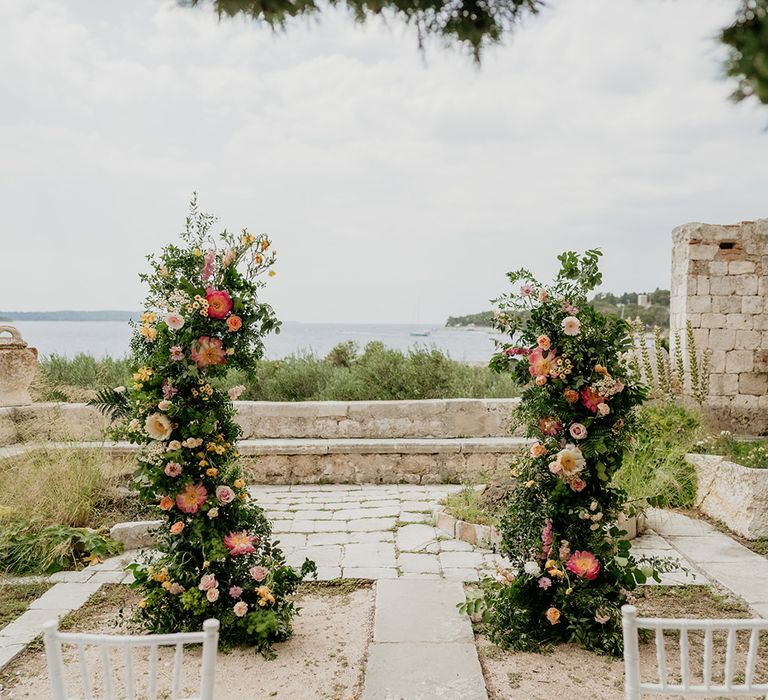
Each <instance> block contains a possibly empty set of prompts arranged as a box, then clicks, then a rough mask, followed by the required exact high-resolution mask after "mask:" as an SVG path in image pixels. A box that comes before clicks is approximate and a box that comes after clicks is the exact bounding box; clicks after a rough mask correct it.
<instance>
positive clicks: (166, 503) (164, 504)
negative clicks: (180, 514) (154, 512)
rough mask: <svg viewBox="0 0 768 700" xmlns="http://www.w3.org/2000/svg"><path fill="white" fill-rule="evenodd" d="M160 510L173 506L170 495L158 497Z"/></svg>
mask: <svg viewBox="0 0 768 700" xmlns="http://www.w3.org/2000/svg"><path fill="white" fill-rule="evenodd" d="M160 508H161V510H170V509H171V508H173V499H172V498H171V497H170V496H163V497H162V498H161V499H160Z"/></svg>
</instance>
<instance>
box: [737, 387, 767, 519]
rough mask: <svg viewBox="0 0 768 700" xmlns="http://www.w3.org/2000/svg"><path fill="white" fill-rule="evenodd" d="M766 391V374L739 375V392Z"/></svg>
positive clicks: (755, 392)
mask: <svg viewBox="0 0 768 700" xmlns="http://www.w3.org/2000/svg"><path fill="white" fill-rule="evenodd" d="M766 392H768V374H766V373H757V372H745V373H744V374H740V375H739V393H741V394H749V395H753V396H764V395H765V394H766ZM758 406H759V404H758ZM767 505H768V504H767Z"/></svg>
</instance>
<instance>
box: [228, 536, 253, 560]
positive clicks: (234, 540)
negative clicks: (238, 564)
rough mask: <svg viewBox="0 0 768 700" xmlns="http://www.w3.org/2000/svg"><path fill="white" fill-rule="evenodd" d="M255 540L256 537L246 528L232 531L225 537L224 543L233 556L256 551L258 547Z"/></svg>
mask: <svg viewBox="0 0 768 700" xmlns="http://www.w3.org/2000/svg"><path fill="white" fill-rule="evenodd" d="M255 542H256V538H255V537H254V536H253V535H249V534H248V533H247V532H246V531H245V530H241V531H240V532H230V533H229V534H228V535H227V536H226V537H225V538H224V544H225V545H226V546H227V549H228V550H229V553H230V555H232V556H233V557H237V556H240V555H241V554H253V553H254V552H255V551H256V547H254V543H255Z"/></svg>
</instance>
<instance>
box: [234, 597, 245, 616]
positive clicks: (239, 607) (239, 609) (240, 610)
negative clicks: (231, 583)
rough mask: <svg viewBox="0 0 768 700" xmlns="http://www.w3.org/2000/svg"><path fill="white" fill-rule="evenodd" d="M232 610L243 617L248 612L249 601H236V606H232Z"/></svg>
mask: <svg viewBox="0 0 768 700" xmlns="http://www.w3.org/2000/svg"><path fill="white" fill-rule="evenodd" d="M232 610H233V611H234V613H235V615H237V616H238V617H243V615H245V613H247V612H248V603H246V602H245V601H243V600H241V601H238V602H237V603H235V606H234V607H233V608H232Z"/></svg>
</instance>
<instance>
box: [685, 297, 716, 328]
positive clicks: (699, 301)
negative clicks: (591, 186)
mask: <svg viewBox="0 0 768 700" xmlns="http://www.w3.org/2000/svg"><path fill="white" fill-rule="evenodd" d="M713 310H714V309H713V308H712V297H710V296H695V297H690V298H689V299H688V311H689V313H692V314H709V313H711V312H712V311H713ZM715 327H716V328H722V327H723V326H715Z"/></svg>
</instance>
